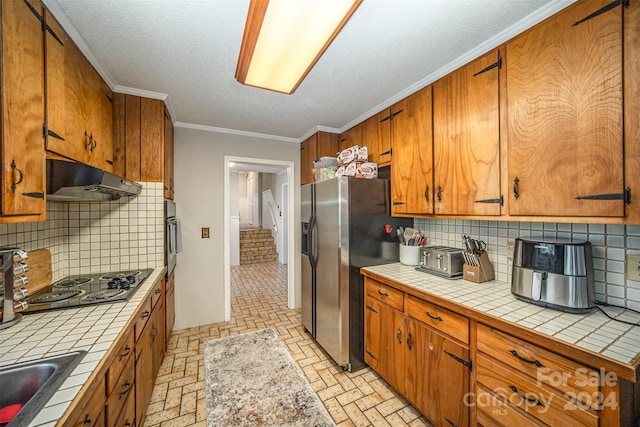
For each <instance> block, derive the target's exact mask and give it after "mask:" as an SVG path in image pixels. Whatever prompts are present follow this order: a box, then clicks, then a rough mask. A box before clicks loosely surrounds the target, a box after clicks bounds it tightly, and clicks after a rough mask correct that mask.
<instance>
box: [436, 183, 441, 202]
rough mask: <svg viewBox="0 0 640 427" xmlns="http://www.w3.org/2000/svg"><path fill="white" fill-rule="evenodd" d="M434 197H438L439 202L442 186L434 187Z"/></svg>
mask: <svg viewBox="0 0 640 427" xmlns="http://www.w3.org/2000/svg"><path fill="white" fill-rule="evenodd" d="M436 198H437V199H438V201H439V202H441V201H442V187H441V186H439V185H438V188H436Z"/></svg>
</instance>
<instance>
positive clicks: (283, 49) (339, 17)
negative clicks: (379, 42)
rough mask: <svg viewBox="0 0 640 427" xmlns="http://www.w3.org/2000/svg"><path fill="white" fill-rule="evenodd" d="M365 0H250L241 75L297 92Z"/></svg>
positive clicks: (275, 88)
mask: <svg viewBox="0 0 640 427" xmlns="http://www.w3.org/2000/svg"><path fill="white" fill-rule="evenodd" d="M360 3H362V0H355V1H351V0H251V3H250V5H249V12H248V13H247V22H246V24H245V28H244V35H243V37H242V45H241V47H240V55H239V57H238V66H237V68H236V80H238V81H239V82H240V83H243V84H245V85H249V86H256V87H260V88H264V89H269V90H273V91H276V92H282V93H286V94H291V93H293V92H294V91H295V90H296V89H297V88H298V86H299V85H300V83H301V82H302V80H303V79H304V78H305V76H306V75H307V74H308V73H309V71H311V68H313V66H314V65H315V63H316V62H317V61H318V59H320V56H322V54H323V53H324V51H325V50H326V49H327V47H329V45H330V44H331V42H332V41H333V39H334V38H335V37H336V35H337V34H338V33H339V32H340V30H341V29H342V27H343V26H344V24H346V22H347V21H348V20H349V18H350V17H351V15H352V14H353V13H354V12H355V10H356V9H357V8H358V6H359V5H360Z"/></svg>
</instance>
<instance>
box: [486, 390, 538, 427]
mask: <svg viewBox="0 0 640 427" xmlns="http://www.w3.org/2000/svg"><path fill="white" fill-rule="evenodd" d="M477 390H478V391H477V394H476V407H477V408H478V412H477V414H478V425H480V426H482V427H511V426H518V427H537V426H539V425H540V423H537V422H535V421H534V420H533V419H531V418H529V417H527V416H526V415H524V414H523V413H522V412H520V410H519V409H516V408H514V407H512V406H511V405H509V404H507V403H505V402H503V401H502V400H501V399H499V398H497V397H496V396H495V395H494V394H493V393H491V392H489V391H487V390H486V389H485V388H484V387H482V386H478V389H477Z"/></svg>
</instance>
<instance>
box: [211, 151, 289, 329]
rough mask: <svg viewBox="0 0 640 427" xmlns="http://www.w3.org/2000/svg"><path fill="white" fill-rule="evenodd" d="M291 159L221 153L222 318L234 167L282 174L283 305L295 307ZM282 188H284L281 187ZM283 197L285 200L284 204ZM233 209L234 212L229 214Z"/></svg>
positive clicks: (228, 287)
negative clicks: (223, 155)
mask: <svg viewBox="0 0 640 427" xmlns="http://www.w3.org/2000/svg"><path fill="white" fill-rule="evenodd" d="M293 167H294V163H293V162H288V161H278V160H267V159H255V158H248V157H233V156H225V162H224V168H225V170H224V177H225V185H224V202H223V203H224V224H223V227H224V230H223V231H224V233H223V235H224V290H225V292H224V307H225V321H229V320H230V319H231V239H232V238H235V237H232V233H231V229H232V228H234V227H232V226H231V221H230V218H231V215H232V212H231V191H230V187H231V185H230V183H231V174H232V172H233V171H237V170H252V171H258V172H260V171H262V172H266V173H277V174H282V176H283V178H284V184H283V185H282V188H283V191H286V194H285V193H283V195H282V203H283V204H282V206H281V210H282V212H283V217H282V230H283V234H286V241H285V242H283V245H282V247H283V248H285V247H286V253H287V256H286V263H287V306H288V307H289V308H290V309H293V308H295V301H296V295H295V267H294V266H295V260H294V257H293V256H294V252H295V251H294V250H293V248H294V242H293V236H294V228H293V227H294V224H293V221H290V220H289V219H290V218H293V211H294V206H293V200H294V194H292V192H293V189H294V175H293ZM285 189H286V190H285ZM285 201H286V204H285ZM235 214H236V213H235V212H234V213H233V215H235Z"/></svg>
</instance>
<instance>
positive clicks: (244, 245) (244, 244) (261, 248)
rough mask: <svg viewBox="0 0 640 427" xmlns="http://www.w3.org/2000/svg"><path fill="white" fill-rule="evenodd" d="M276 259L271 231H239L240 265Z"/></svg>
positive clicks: (276, 254)
mask: <svg viewBox="0 0 640 427" xmlns="http://www.w3.org/2000/svg"><path fill="white" fill-rule="evenodd" d="M277 259H278V253H277V252H276V245H275V243H274V242H273V237H272V236H271V230H268V229H257V230H240V265H243V264H257V263H260V262H270V261H275V260H277Z"/></svg>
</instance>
